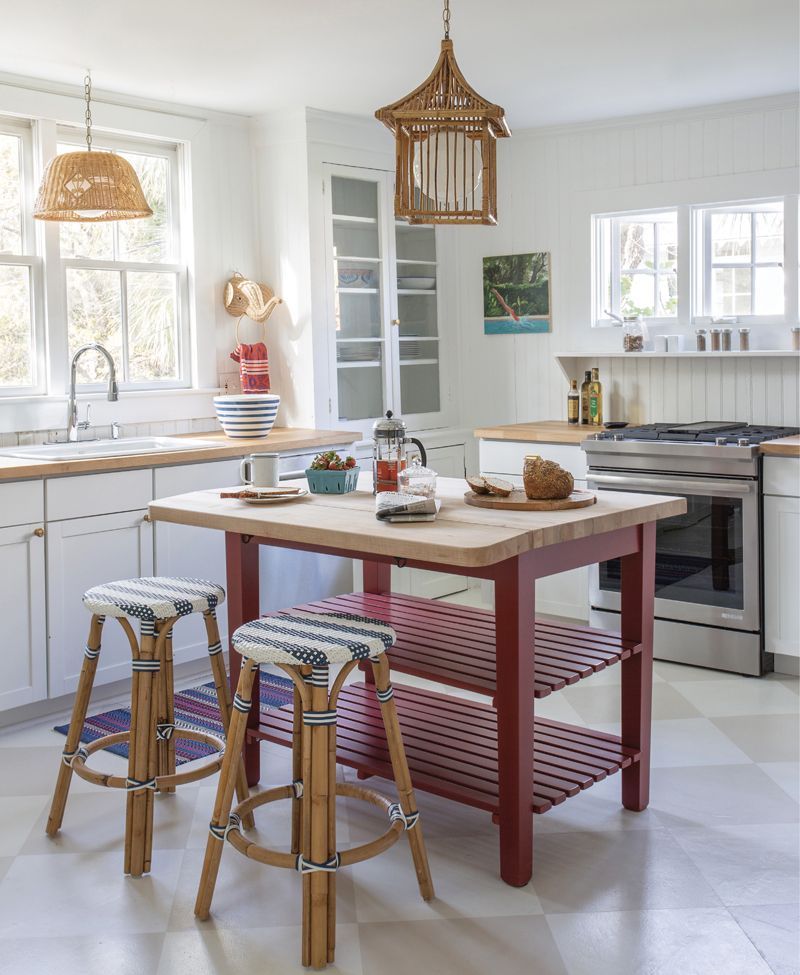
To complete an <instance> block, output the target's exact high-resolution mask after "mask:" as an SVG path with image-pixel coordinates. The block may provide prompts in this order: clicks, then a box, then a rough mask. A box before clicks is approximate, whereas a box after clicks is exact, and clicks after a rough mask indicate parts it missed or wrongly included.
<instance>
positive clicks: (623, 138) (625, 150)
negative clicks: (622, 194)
mask: <svg viewBox="0 0 800 975" xmlns="http://www.w3.org/2000/svg"><path fill="white" fill-rule="evenodd" d="M635 183H636V140H635V138H634V130H633V129H631V128H625V129H621V130H620V133H619V185H620V186H633V185H634V184H635Z"/></svg>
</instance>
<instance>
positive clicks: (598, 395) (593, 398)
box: [589, 368, 603, 427]
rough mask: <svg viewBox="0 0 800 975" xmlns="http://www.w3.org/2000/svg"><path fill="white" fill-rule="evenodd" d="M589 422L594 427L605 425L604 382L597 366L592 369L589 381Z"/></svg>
mask: <svg viewBox="0 0 800 975" xmlns="http://www.w3.org/2000/svg"><path fill="white" fill-rule="evenodd" d="M589 423H590V424H591V425H592V426H594V427H601V426H602V425H603V384H602V383H601V382H600V370H599V369H597V368H594V369H592V372H591V382H590V383H589Z"/></svg>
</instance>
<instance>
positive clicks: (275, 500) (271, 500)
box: [239, 488, 308, 505]
mask: <svg viewBox="0 0 800 975" xmlns="http://www.w3.org/2000/svg"><path fill="white" fill-rule="evenodd" d="M307 494H308V491H306V489H305V488H302V489H301V490H300V491H298V492H297V493H296V494H273V495H272V496H271V497H268V498H239V500H240V501H244V503H245V504H255V505H260V504H281V503H282V502H283V501H297V499H298V498H304V497H305V496H306V495H307Z"/></svg>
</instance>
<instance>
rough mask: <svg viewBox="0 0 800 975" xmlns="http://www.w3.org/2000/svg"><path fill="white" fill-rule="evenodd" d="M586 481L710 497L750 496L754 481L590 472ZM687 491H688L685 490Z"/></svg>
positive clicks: (600, 485)
mask: <svg viewBox="0 0 800 975" xmlns="http://www.w3.org/2000/svg"><path fill="white" fill-rule="evenodd" d="M586 477H587V480H588V481H590V482H592V483H593V484H596V485H597V486H598V487H605V486H607V487H617V488H630V489H631V490H636V488H641V489H642V490H643V491H650V490H653V489H654V488H655V489H656V490H658V491H659V492H660V493H661V494H687V493H688V494H709V495H712V496H717V495H722V496H724V495H726V494H743V495H744V494H751V493H752V492H753V490H754V489H755V483H756V482H755V481H722V480H720V481H695V480H694V479H692V480H688V479H687V480H686V481H666V480H664V481H659V480H656V479H655V478H646V477H625V476H622V475H614V474H593V473H592V472H591V471H589V472H588V474H587V475H586ZM687 489H688V490H687Z"/></svg>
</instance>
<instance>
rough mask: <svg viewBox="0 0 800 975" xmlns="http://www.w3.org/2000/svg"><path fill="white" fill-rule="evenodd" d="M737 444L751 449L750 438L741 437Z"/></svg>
mask: <svg viewBox="0 0 800 975" xmlns="http://www.w3.org/2000/svg"><path fill="white" fill-rule="evenodd" d="M736 442H737V443H738V445H739V446H740V447H749V446H750V438H749V437H739V439H738V440H737V441H736Z"/></svg>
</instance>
